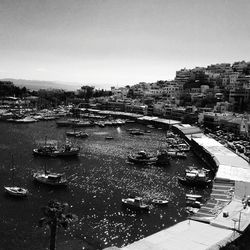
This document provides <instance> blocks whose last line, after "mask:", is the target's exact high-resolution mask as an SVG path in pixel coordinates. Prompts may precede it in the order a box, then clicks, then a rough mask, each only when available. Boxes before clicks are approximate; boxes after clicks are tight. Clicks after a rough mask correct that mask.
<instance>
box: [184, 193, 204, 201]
mask: <svg viewBox="0 0 250 250" xmlns="http://www.w3.org/2000/svg"><path fill="white" fill-rule="evenodd" d="M186 199H194V200H201V199H202V196H201V195H199V194H186Z"/></svg>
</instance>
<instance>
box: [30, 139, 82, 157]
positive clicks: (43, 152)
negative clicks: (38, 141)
mask: <svg viewBox="0 0 250 250" xmlns="http://www.w3.org/2000/svg"><path fill="white" fill-rule="evenodd" d="M79 152H80V147H78V146H72V144H71V143H68V142H66V143H65V144H64V145H63V146H62V147H61V148H58V147H56V146H54V145H46V142H45V145H41V146H39V147H38V148H35V149H33V154H34V155H35V156H50V157H69V156H78V154H79Z"/></svg>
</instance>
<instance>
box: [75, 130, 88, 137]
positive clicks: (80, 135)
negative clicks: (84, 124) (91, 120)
mask: <svg viewBox="0 0 250 250" xmlns="http://www.w3.org/2000/svg"><path fill="white" fill-rule="evenodd" d="M88 136H89V135H88V133H86V132H83V131H79V132H78V134H77V135H76V136H75V137H78V138H87V137H88Z"/></svg>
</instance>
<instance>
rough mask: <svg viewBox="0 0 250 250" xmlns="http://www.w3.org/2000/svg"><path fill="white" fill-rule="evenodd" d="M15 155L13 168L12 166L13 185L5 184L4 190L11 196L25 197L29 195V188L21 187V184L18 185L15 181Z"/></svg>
mask: <svg viewBox="0 0 250 250" xmlns="http://www.w3.org/2000/svg"><path fill="white" fill-rule="evenodd" d="M13 165H14V164H13V156H12V168H11V171H12V177H11V179H12V186H4V190H5V191H6V193H8V194H9V195H11V196H15V197H25V196H27V195H28V193H29V191H28V189H26V188H23V187H19V186H16V185H15V183H14V171H15V168H14V166H13Z"/></svg>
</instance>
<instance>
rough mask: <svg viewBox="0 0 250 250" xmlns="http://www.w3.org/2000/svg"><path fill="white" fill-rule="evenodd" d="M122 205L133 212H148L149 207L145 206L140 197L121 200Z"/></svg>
mask: <svg viewBox="0 0 250 250" xmlns="http://www.w3.org/2000/svg"><path fill="white" fill-rule="evenodd" d="M122 205H124V206H126V207H128V208H131V209H135V210H145V211H148V210H149V208H150V207H149V205H148V204H145V203H144V202H143V200H142V198H141V197H135V198H126V199H122Z"/></svg>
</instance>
